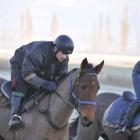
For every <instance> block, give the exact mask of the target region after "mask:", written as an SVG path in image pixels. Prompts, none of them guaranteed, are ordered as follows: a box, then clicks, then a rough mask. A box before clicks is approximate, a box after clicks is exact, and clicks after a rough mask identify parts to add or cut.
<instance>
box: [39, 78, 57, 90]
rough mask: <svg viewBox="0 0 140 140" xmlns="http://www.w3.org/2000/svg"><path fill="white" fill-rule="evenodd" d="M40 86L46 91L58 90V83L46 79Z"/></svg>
mask: <svg viewBox="0 0 140 140" xmlns="http://www.w3.org/2000/svg"><path fill="white" fill-rule="evenodd" d="M40 88H41V89H42V90H43V91H45V92H54V91H55V90H56V83H55V82H52V81H47V80H46V81H45V82H44V83H43V84H42V85H41V87H40Z"/></svg>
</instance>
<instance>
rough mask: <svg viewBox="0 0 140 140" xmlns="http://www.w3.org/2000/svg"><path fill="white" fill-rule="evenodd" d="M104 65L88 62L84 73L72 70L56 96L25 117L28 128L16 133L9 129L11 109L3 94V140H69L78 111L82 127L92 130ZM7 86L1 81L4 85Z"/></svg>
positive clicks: (0, 133)
mask: <svg viewBox="0 0 140 140" xmlns="http://www.w3.org/2000/svg"><path fill="white" fill-rule="evenodd" d="M103 64H104V61H102V62H101V63H100V64H99V65H97V66H96V67H94V66H93V65H92V64H89V63H88V61H87V59H86V58H85V59H84V60H83V61H82V62H81V66H80V69H76V70H72V71H71V72H70V73H69V74H68V76H66V77H65V78H64V79H62V80H61V81H60V83H59V85H58V87H57V89H56V92H55V93H53V94H51V95H50V96H45V97H44V98H43V99H42V100H40V102H39V103H38V104H37V107H34V108H32V110H30V113H26V112H25V113H23V114H22V118H23V122H24V128H21V129H18V130H16V131H11V130H9V129H8V121H9V119H10V118H9V116H10V109H9V107H4V106H3V107H2V105H3V104H2V102H3V101H4V100H6V99H5V97H4V96H2V95H3V94H0V95H1V97H0V102H1V105H0V106H1V107H0V140H31V139H33V140H68V139H69V131H68V125H67V124H68V120H69V118H70V115H71V114H72V112H73V109H74V107H75V108H77V110H78V111H79V113H80V118H81V124H82V125H83V126H90V124H92V122H93V120H94V112H95V97H96V94H97V92H98V89H99V83H98V79H97V74H99V73H100V71H101V69H102V67H103ZM3 82H4V80H3V79H1V80H0V84H2V83H3ZM44 110H45V111H44ZM40 112H43V113H40Z"/></svg>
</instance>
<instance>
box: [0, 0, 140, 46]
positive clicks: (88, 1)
mask: <svg viewBox="0 0 140 140" xmlns="http://www.w3.org/2000/svg"><path fill="white" fill-rule="evenodd" d="M0 6H1V7H0V29H3V28H5V29H8V28H9V29H11V28H12V29H15V30H17V29H18V28H19V24H20V18H21V15H22V14H23V13H24V12H25V11H26V10H29V11H30V13H31V16H32V20H33V39H46V36H48V38H49V33H50V27H51V22H52V16H53V14H54V13H56V14H57V17H58V27H59V31H58V33H59V34H61V33H65V34H69V35H71V36H73V38H74V40H76V41H77V40H78V41H77V44H78V45H79V44H80V45H81V44H82V45H83V46H84V45H86V44H87V42H88V41H89V38H90V36H89V35H92V33H93V32H94V31H97V30H98V28H99V26H100V25H99V24H100V20H102V24H104V25H105V24H107V23H106V22H107V19H108V18H109V23H108V24H110V31H111V34H112V35H113V36H114V37H116V40H117V38H118V34H119V26H120V22H121V19H122V18H123V17H124V15H125V13H127V16H128V17H127V20H128V23H129V27H130V28H129V33H130V34H129V40H130V42H129V44H130V46H132V45H133V44H135V43H134V40H136V35H137V34H140V26H139V25H140V8H139V7H140V0H12V1H10V0H0ZM100 18H102V19H100ZM131 44H132V45H131Z"/></svg>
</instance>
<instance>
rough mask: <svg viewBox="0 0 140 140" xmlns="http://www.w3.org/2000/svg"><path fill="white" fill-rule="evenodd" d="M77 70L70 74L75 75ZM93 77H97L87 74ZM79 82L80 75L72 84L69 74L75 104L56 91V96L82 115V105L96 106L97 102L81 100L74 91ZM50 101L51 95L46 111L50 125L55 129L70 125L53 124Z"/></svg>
mask: <svg viewBox="0 0 140 140" xmlns="http://www.w3.org/2000/svg"><path fill="white" fill-rule="evenodd" d="M75 70H77V69H74V70H73V71H71V72H70V73H73V72H74V71H75ZM87 74H89V75H93V76H97V75H96V74H94V73H86V75H87ZM78 80H79V75H78V76H77V78H76V80H75V82H74V84H73V83H72V78H71V75H70V74H69V77H68V87H69V89H70V95H71V96H72V97H73V98H74V101H75V104H73V103H71V102H70V101H68V100H67V99H66V98H65V97H63V96H61V95H60V94H59V93H58V92H56V91H55V94H56V95H57V96H58V97H59V98H60V99H62V100H63V101H64V102H65V103H66V104H68V105H70V106H72V107H73V108H76V109H77V111H78V112H79V113H80V105H96V101H94V100H80V99H79V97H78V96H77V94H76V93H75V91H74V89H75V85H76V84H77V82H79V81H78ZM50 100H51V94H49V101H48V106H47V109H46V113H47V120H48V122H49V124H50V125H51V126H52V127H53V128H54V129H63V128H65V127H66V126H67V125H68V122H67V123H66V124H64V125H63V126H61V127H60V126H57V125H56V124H54V123H53V121H52V119H51V113H50V110H49V108H50Z"/></svg>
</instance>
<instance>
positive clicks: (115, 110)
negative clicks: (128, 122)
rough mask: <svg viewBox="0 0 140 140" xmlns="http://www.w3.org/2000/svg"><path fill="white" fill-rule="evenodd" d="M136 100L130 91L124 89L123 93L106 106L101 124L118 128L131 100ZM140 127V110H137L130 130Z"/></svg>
mask: <svg viewBox="0 0 140 140" xmlns="http://www.w3.org/2000/svg"><path fill="white" fill-rule="evenodd" d="M135 100H136V96H135V95H134V94H133V93H132V92H130V91H125V92H124V93H123V95H122V96H121V97H119V98H117V99H116V100H115V101H113V102H112V104H111V105H110V106H109V107H108V108H107V110H106V111H105V114H104V117H103V125H105V126H108V127H112V128H119V127H120V124H121V122H122V121H123V119H124V116H125V114H126V112H127V110H128V108H129V106H130V104H131V103H132V102H134V101H135ZM139 128H140V112H137V114H136V116H135V117H134V118H133V122H132V128H131V129H132V131H135V130H137V129H139Z"/></svg>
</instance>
